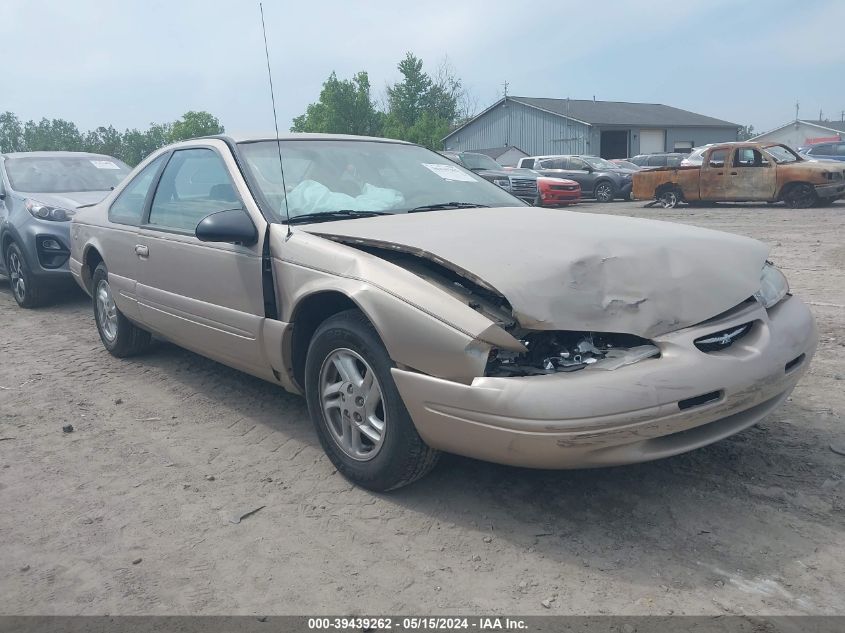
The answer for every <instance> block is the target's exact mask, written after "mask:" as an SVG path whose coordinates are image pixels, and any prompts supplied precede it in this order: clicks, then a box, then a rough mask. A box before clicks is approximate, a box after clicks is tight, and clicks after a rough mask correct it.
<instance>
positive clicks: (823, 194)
mask: <svg viewBox="0 0 845 633" xmlns="http://www.w3.org/2000/svg"><path fill="white" fill-rule="evenodd" d="M816 195H817V196H818V197H819V198H834V199H836V198H841V197H842V196H845V182H843V181H841V180H840V181H837V182H835V183H831V184H825V185H816Z"/></svg>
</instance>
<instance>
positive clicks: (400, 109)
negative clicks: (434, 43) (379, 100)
mask: <svg viewBox="0 0 845 633" xmlns="http://www.w3.org/2000/svg"><path fill="white" fill-rule="evenodd" d="M398 68H399V72H400V73H402V80H401V81H399V82H397V83H395V84H393V85H392V86H388V87H387V119H386V121H385V127H384V131H385V134H386V135H387V136H389V137H391V138H401V139H406V140H411V139H410V138H408V133H409V131H410V129H411V128H412V127H413V126H414V125H415V124H416V123H417V121H418V120H419V119H420V117H421V115H422V112H423V110H425V109H427V108H428V107H430V106H431V104H432V102H433V99H432V98H431V97H430V95H429V93H430V91H431V88H432V81H431V77H429V76H428V74H427V73H425V72H424V71H423V61H422V60H421V59H420V58H419V57H417V56H416V55H414V54H413V53H406V55H405V59H403V60H402V61H401V62H399V66H398ZM432 114H433V113H432Z"/></svg>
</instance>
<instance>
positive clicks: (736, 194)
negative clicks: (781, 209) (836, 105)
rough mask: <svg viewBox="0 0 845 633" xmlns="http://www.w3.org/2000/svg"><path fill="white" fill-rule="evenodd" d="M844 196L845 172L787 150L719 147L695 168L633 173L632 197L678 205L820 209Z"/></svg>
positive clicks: (739, 145)
mask: <svg viewBox="0 0 845 633" xmlns="http://www.w3.org/2000/svg"><path fill="white" fill-rule="evenodd" d="M843 196H845V168H843V167H842V166H840V165H836V164H833V163H830V162H814V161H808V160H806V159H804V158H802V157H801V156H800V155H799V154H797V153H796V152H794V151H793V150H792V149H790V148H789V147H787V146H786V145H779V144H773V143H747V142H745V143H722V144H719V145H713V146H712V147H709V148H707V150H706V151H705V152H704V156H703V162H702V164H701V165H700V166H699V165H689V166H678V167H662V168H661V167H658V168H656V169H649V170H644V171H640V172H637V173H635V174H634V188H633V197H634V198H636V199H638V200H651V199H654V200H657V201H658V202H659V203H660V205H661V206H663V207H664V208H672V207H674V206H676V205H677V204H678V203H681V202H686V203H688V204H693V205H694V204H702V203H708V202H752V201H753V202H780V201H783V202H784V203H786V204H787V205H788V206H790V207H792V208H794V209H806V208H808V207H812V206H823V205H827V204H830V203H832V202H833V201H834V200H836V199H838V198H841V197H843Z"/></svg>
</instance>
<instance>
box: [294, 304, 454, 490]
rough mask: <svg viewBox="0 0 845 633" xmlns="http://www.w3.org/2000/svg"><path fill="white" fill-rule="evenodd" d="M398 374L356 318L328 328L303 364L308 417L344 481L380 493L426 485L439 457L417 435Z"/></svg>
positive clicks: (355, 314)
mask: <svg viewBox="0 0 845 633" xmlns="http://www.w3.org/2000/svg"><path fill="white" fill-rule="evenodd" d="M392 367H393V362H392V361H391V360H390V356H389V355H388V354H387V350H386V349H385V347H384V344H383V343H382V342H381V340H380V339H379V337H378V334H377V333H376V331H375V328H374V327H373V326H372V324H371V323H370V322H369V321H368V320H367V318H366V317H365V316H364V315H363V314H362V313H361V312H360V311H358V310H347V311H345V312H340V313H338V314H336V315H334V316H332V317H329V318H328V319H327V320H326V321H325V322H323V323H322V324H321V325H320V327H318V328H317V331H316V332H315V333H314V336H313V338H312V339H311V344H310V345H309V347H308V357H307V359H306V361H305V395H306V398H307V401H308V411H309V413H310V415H311V420H312V422H313V423H314V428H315V429H316V431H317V437H318V438H319V439H320V444H321V445H322V447H323V450H324V451H325V452H326V455H327V456H328V458H329V459H330V460H331V462H332V464H334V466H335V468H337V470H338V471H339V472H340V473H341V474H342V475H343V476H344V477H346V478H347V479H349V480H350V481H352V482H353V483H355V484H357V485H359V486H361V487H363V488H368V489H370V490H374V491H377V492H384V491H387V490H394V489H396V488H401V487H402V486H407V485H408V484H410V483H412V482H414V481H416V480H417V479H419V478H421V477H423V476H424V475H426V474H427V473H428V472H429V471H430V470H431V469H432V468H434V466H435V464H436V463H437V459H438V457H439V455H440V453H439V452H438V451H436V450H434V449H432V448H430V447H429V446H427V445H426V444H425V442H423V440H422V438H421V437H420V436H419V434H418V433H417V429H416V428H415V427H414V423H413V421H412V420H411V416H410V415H409V414H408V410H407V409H406V408H405V404H404V403H403V402H402V397H401V396H400V395H399V391H398V389H396V384H395V383H394V382H393V377H392V376H391V374H390V369H391V368H392Z"/></svg>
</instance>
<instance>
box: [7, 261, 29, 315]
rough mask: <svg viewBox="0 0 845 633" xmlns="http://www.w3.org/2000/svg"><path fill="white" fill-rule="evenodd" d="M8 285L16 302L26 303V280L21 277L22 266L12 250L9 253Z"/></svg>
mask: <svg viewBox="0 0 845 633" xmlns="http://www.w3.org/2000/svg"><path fill="white" fill-rule="evenodd" d="M9 283H10V284H11V286H12V292H13V293H15V298H16V299H17V300H18V302H19V303H23V302H24V301H26V279H24V276H23V264H22V263H21V260H20V257H19V256H18V254H17V252H16V251H14V250H13V251H12V252H11V253H9Z"/></svg>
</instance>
